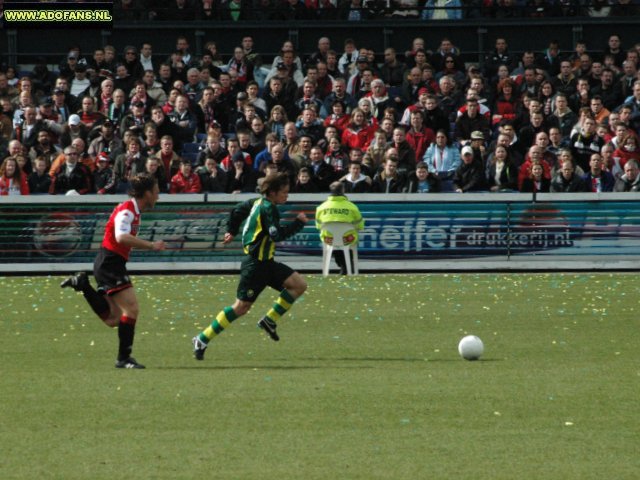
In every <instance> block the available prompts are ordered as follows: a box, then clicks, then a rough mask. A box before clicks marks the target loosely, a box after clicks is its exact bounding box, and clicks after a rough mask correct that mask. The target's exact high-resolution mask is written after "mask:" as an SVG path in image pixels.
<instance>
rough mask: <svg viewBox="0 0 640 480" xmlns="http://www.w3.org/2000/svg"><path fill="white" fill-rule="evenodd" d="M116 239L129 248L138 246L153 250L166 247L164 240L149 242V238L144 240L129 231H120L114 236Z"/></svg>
mask: <svg viewBox="0 0 640 480" xmlns="http://www.w3.org/2000/svg"><path fill="white" fill-rule="evenodd" d="M116 241H117V242H118V243H121V244H122V245H124V246H125V247H131V248H139V249H143V250H155V251H160V250H164V249H165V248H166V245H165V243H164V240H155V241H153V242H150V241H149V240H144V239H142V238H138V237H136V236H134V235H131V234H130V233H122V234H120V235H117V236H116Z"/></svg>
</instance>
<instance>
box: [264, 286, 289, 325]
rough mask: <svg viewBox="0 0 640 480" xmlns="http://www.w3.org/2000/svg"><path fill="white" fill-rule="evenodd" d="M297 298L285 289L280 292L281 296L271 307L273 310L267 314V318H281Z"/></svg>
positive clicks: (274, 319) (275, 320) (274, 320)
mask: <svg viewBox="0 0 640 480" xmlns="http://www.w3.org/2000/svg"><path fill="white" fill-rule="evenodd" d="M295 301H296V299H295V298H293V297H292V296H291V294H290V293H289V292H288V291H287V290H286V289H285V290H282V291H281V292H280V296H279V297H278V299H277V300H276V301H275V303H274V304H273V307H271V310H269V311H268V312H267V314H266V315H265V317H266V318H268V319H269V320H271V321H273V322H277V321H278V320H280V317H282V315H284V314H285V313H287V312H288V311H289V309H290V308H291V305H293V302H295Z"/></svg>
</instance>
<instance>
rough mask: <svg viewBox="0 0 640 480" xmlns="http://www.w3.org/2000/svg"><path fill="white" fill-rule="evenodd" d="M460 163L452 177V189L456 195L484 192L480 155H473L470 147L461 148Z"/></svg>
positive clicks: (482, 167)
mask: <svg viewBox="0 0 640 480" xmlns="http://www.w3.org/2000/svg"><path fill="white" fill-rule="evenodd" d="M460 156H461V157H462V163H461V164H460V166H459V167H458V168H457V169H456V172H455V173H454V175H453V188H454V189H455V191H456V192H457V193H464V192H473V191H479V190H486V189H487V186H486V182H485V167H484V164H483V162H482V154H481V153H480V151H479V150H478V155H475V153H474V150H473V148H471V147H470V146H468V145H467V146H466V147H462V152H461V155H460Z"/></svg>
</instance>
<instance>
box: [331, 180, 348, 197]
mask: <svg viewBox="0 0 640 480" xmlns="http://www.w3.org/2000/svg"><path fill="white" fill-rule="evenodd" d="M329 194H330V195H336V196H341V195H344V183H342V182H333V183H332V184H331V185H329Z"/></svg>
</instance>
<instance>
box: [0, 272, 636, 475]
mask: <svg viewBox="0 0 640 480" xmlns="http://www.w3.org/2000/svg"><path fill="white" fill-rule="evenodd" d="M61 279H62V277H54V276H52V277H5V278H2V287H3V288H2V291H3V302H2V303H3V305H2V314H1V315H0V333H1V334H0V355H1V356H2V357H1V358H2V364H1V367H0V394H1V397H0V414H1V415H0V420H1V422H0V425H1V429H2V432H1V434H0V478H2V479H14V478H15V479H23V478H38V479H48V478H52V479H64V480H67V479H115V478H132V479H133V478H145V479H146V478H148V479H196V478H212V479H279V480H281V479H303V480H312V479H322V480H324V479H326V480H332V479H339V480H342V479H347V480H351V479H363V480H372V479H391V480H401V479H402V480H403V479H407V480H416V479H454V478H455V479H473V480H480V479H492V480H495V479H528V480H530V479H562V480H567V479H581V480H584V479H598V480H601V479H617V480H619V479H634V480H635V479H637V478H638V475H639V472H640V455H638V452H640V427H639V423H638V420H637V417H638V398H639V393H640V388H639V387H640V362H639V361H638V360H639V359H640V355H639V354H638V348H639V343H638V338H640V337H639V336H638V330H639V328H638V327H639V326H640V321H639V318H640V316H639V313H640V305H639V300H638V298H639V297H638V293H637V287H636V286H635V282H636V281H637V277H636V275H632V274H580V275H574V274H518V275H501V274H466V275H452V274H449V275H446V274H437V275H427V274H421V275H418V274H416V275H361V276H358V277H351V278H344V277H338V276H334V277H330V278H327V279H323V278H322V277H321V276H319V275H308V276H307V279H308V281H309V290H308V292H307V293H306V294H305V296H304V297H303V298H302V299H300V300H299V301H298V302H297V303H296V304H295V305H294V307H293V309H292V310H291V311H290V313H289V314H287V316H286V317H284V318H283V319H282V321H281V322H280V327H279V333H280V336H281V338H282V340H281V341H280V342H279V343H275V342H272V341H271V340H269V339H268V338H267V337H266V336H265V335H264V334H263V333H261V332H260V331H259V330H258V328H257V327H256V321H257V320H258V319H259V318H260V317H261V316H262V315H263V314H264V313H265V312H266V310H267V309H268V308H269V307H270V305H271V303H272V302H273V300H274V299H275V297H276V292H274V291H273V290H267V291H265V292H264V294H263V295H262V296H261V298H260V299H259V301H258V302H257V303H256V305H255V306H254V308H253V310H252V311H251V312H250V313H249V314H248V315H247V316H245V317H243V318H241V319H238V320H237V321H236V322H235V323H234V324H233V325H232V326H231V328H229V329H228V330H227V331H225V332H224V333H223V334H222V335H221V336H219V337H217V338H216V339H214V340H213V341H212V343H211V345H210V347H209V349H208V350H207V352H206V358H205V360H204V361H203V362H197V361H195V360H194V359H193V357H192V350H191V349H192V347H191V343H190V342H191V338H192V337H193V336H194V335H195V334H196V333H198V332H199V331H200V330H201V329H202V328H203V327H205V326H206V325H208V324H209V322H210V321H211V320H212V318H213V316H214V315H215V314H216V313H217V312H218V311H219V310H220V308H221V307H223V306H226V305H230V304H231V303H232V302H233V299H234V296H235V288H236V282H237V277H236V276H223V277H219V276H195V275H194V276H137V277H135V278H134V283H135V285H136V288H137V292H138V297H139V299H140V303H141V315H140V319H139V321H138V328H137V337H136V344H135V347H134V356H135V357H136V358H137V359H138V360H139V361H140V362H141V363H144V364H145V365H146V366H147V369H146V370H141V371H134V370H117V369H115V368H114V366H113V364H114V360H115V354H116V349H117V338H116V337H117V334H116V332H115V331H114V330H111V329H109V328H107V327H105V326H103V325H102V323H101V322H100V321H99V320H98V319H97V318H96V317H94V316H93V315H92V314H91V313H90V310H89V307H88V306H87V305H86V303H85V301H84V299H83V297H82V295H81V294H79V293H76V292H73V291H71V290H69V289H65V290H62V289H60V288H59V286H58V285H59V282H60V281H61ZM466 334H475V335H478V336H480V337H481V338H482V339H483V341H484V344H485V353H484V356H483V357H482V359H481V360H480V361H477V362H467V361H464V360H462V359H461V358H460V357H459V356H458V353H457V343H458V341H459V340H460V338H462V337H463V336H464V335H466Z"/></svg>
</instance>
